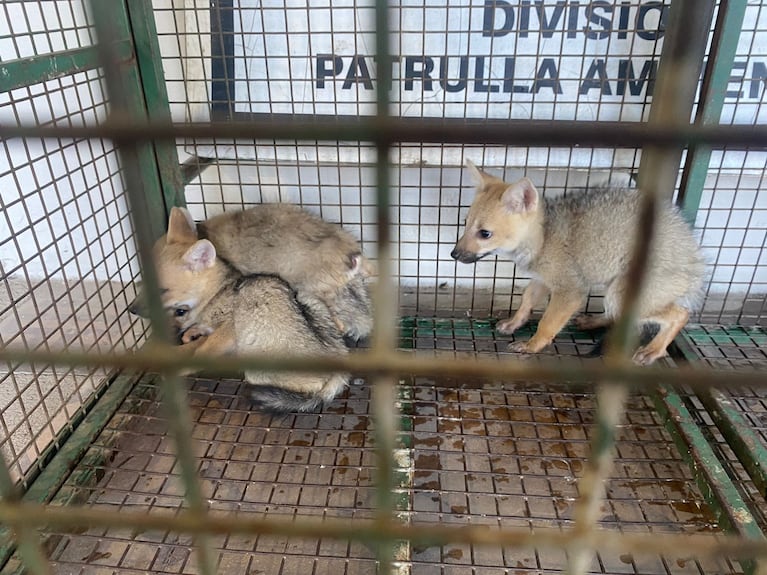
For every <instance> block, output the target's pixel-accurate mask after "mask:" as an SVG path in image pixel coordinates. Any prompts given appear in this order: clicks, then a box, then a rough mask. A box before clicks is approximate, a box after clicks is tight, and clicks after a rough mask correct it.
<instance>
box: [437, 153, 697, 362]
mask: <svg viewBox="0 0 767 575" xmlns="http://www.w3.org/2000/svg"><path fill="white" fill-rule="evenodd" d="M467 167H468V169H469V171H470V172H471V173H472V175H473V177H474V179H475V181H476V184H477V193H476V197H475V198H474V201H473V202H472V204H471V207H470V208H469V213H468V215H467V217H466V227H465V230H464V232H463V235H462V236H461V238H460V239H459V240H458V242H457V243H456V245H455V249H453V251H452V252H451V255H452V257H453V258H454V259H456V260H458V261H460V262H463V263H473V262H476V261H477V260H480V259H482V258H484V257H486V256H489V255H493V254H504V255H506V256H508V257H509V258H511V260H512V261H514V262H515V263H516V264H517V265H518V266H519V267H520V268H522V269H523V270H526V271H527V272H529V274H530V276H531V278H532V279H531V280H530V283H529V285H528V286H527V288H526V289H525V291H524V293H523V294H522V302H521V305H520V307H519V309H518V310H517V311H516V313H515V314H514V315H513V316H512V317H510V318H509V319H506V320H504V321H501V322H499V323H498V325H497V326H496V327H497V330H498V331H499V332H500V333H503V334H512V333H514V332H515V331H516V330H517V329H519V328H520V327H521V326H523V325H524V324H525V323H527V320H528V319H529V317H530V313H531V311H532V310H533V308H534V307H536V305H538V304H539V303H541V302H542V300H543V299H544V298H545V297H546V296H547V295H550V300H549V304H548V306H547V307H546V310H545V312H544V314H543V317H542V318H541V321H540V323H539V324H538V329H537V331H536V332H535V334H534V335H533V337H532V338H531V339H530V340H529V341H525V342H516V343H514V344H512V345H511V346H510V349H512V350H513V351H517V352H524V353H536V352H539V351H541V350H542V349H543V348H544V347H546V346H547V345H548V344H550V343H551V341H552V340H553V339H554V337H555V336H556V335H557V333H559V331H560V330H561V329H562V328H563V327H564V325H565V324H566V323H567V321H568V320H569V319H570V318H571V317H572V315H573V314H574V313H575V312H576V311H578V310H579V309H580V308H581V307H582V306H583V304H584V303H585V301H586V297H587V295H588V293H589V290H590V289H591V288H593V287H596V286H604V287H605V290H606V291H605V297H604V307H605V312H604V314H602V315H599V316H588V315H580V316H578V318H577V319H576V324H577V325H578V326H579V327H580V328H581V329H595V328H598V327H606V326H608V325H611V324H612V322H613V321H614V320H615V319H616V316H617V314H618V313H620V309H621V303H622V300H623V293H624V289H625V285H626V271H627V268H628V263H629V260H630V258H631V254H632V253H633V247H634V245H635V244H634V242H635V231H636V229H637V218H638V213H639V199H640V198H639V194H638V192H637V191H636V190H627V189H615V188H601V189H592V190H588V191H585V192H582V193H575V194H571V195H568V196H567V197H560V198H556V199H546V198H542V197H541V196H540V195H539V193H538V190H537V189H536V188H535V186H534V185H533V183H532V182H531V181H530V180H529V179H527V178H523V179H521V180H519V181H518V182H515V183H511V184H510V183H507V182H504V181H503V180H501V179H500V178H496V177H494V176H491V175H488V174H486V173H484V172H482V171H481V170H479V169H478V168H477V167H476V166H474V164H472V163H471V162H467ZM642 240H643V241H645V240H646V238H642ZM649 255H650V257H649V261H648V267H647V269H646V273H645V280H644V282H645V283H644V287H643V289H642V294H641V296H640V300H639V301H638V307H637V318H638V321H639V324H640V325H643V324H648V323H654V324H658V325H659V327H660V329H659V331H658V333H657V335H655V337H654V338H653V339H652V340H651V341H650V342H649V343H648V344H647V345H644V346H642V347H640V348H639V349H638V350H637V351H636V352H635V353H634V357H633V360H634V362H635V363H637V364H641V365H646V364H650V363H652V362H653V361H655V360H656V359H658V358H660V357H663V356H664V355H665V354H666V348H667V347H668V345H669V344H670V343H671V342H672V340H673V339H674V337H675V336H676V335H677V334H678V333H679V331H680V330H681V329H682V328H683V327H684V325H685V324H686V323H687V320H688V318H689V311H690V309H692V308H693V307H694V306H695V305H696V304H697V302H698V300H699V298H700V296H701V287H702V281H703V273H704V263H703V259H702V257H701V254H700V250H699V248H698V245H697V243H696V241H695V238H694V237H693V234H692V231H691V230H690V228H689V226H688V225H687V224H686V223H685V222H684V220H683V219H682V217H681V216H680V215H679V214H678V212H677V211H676V210H675V209H673V208H671V207H669V208H668V209H663V210H659V213H658V218H657V221H656V228H655V240H654V241H653V243H652V246H651V248H650V254H649Z"/></svg>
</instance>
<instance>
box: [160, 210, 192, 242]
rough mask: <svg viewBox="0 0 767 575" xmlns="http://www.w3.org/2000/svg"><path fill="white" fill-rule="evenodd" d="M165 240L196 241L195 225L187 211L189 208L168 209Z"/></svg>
mask: <svg viewBox="0 0 767 575" xmlns="http://www.w3.org/2000/svg"><path fill="white" fill-rule="evenodd" d="M166 241H167V242H168V243H169V244H172V243H174V242H179V243H181V242H190V241H191V242H195V241H197V226H195V224H194V220H193V219H192V214H190V213H189V210H187V209H186V208H177V207H173V208H171V209H170V217H169V218H168V235H167V239H166Z"/></svg>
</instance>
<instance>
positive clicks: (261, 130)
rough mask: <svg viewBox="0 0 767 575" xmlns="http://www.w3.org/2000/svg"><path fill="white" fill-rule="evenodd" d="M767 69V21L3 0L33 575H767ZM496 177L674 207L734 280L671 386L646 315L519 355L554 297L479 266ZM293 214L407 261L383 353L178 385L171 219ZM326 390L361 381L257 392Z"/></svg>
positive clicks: (764, 15) (22, 459)
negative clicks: (598, 341)
mask: <svg viewBox="0 0 767 575" xmlns="http://www.w3.org/2000/svg"><path fill="white" fill-rule="evenodd" d="M766 40H767V9H765V8H764V7H763V6H762V4H761V3H759V2H753V1H752V2H748V1H746V0H738V1H735V0H732V1H726V0H720V1H719V2H714V1H713V0H706V1H705V2H701V1H698V2H693V1H691V0H673V2H668V1H666V2H654V1H653V2H650V1H643V0H628V1H626V2H620V3H607V2H576V1H567V2H561V1H554V0H543V1H540V2H539V1H535V2H529V1H526V0H520V1H502V0H496V1H489V2H484V3H472V2H470V3H464V4H461V3H457V2H444V3H426V4H415V3H410V2H388V3H387V2H383V1H381V2H371V3H360V2H357V1H354V2H352V1H346V0H343V1H340V2H335V1H334V2H333V4H332V6H331V4H330V2H312V3H311V5H308V4H306V5H302V4H296V3H292V2H287V1H279V0H275V1H273V2H272V1H270V2H255V1H252V0H216V1H213V2H208V1H203V0H152V1H150V0H98V1H91V2H85V1H84V0H76V1H72V2H64V1H48V0H24V1H20V0H6V1H5V2H2V3H0V136H2V148H3V150H2V153H0V202H2V207H3V209H2V212H3V213H2V220H3V222H4V225H3V226H2V229H1V230H0V256H1V259H0V262H1V265H2V276H3V280H2V286H3V288H2V290H0V358H2V360H3V362H4V366H5V367H4V369H3V370H2V372H0V383H1V384H2V389H3V390H4V391H2V393H0V423H1V424H2V427H1V428H0V453H2V464H0V479H1V480H2V481H0V490H1V493H2V501H0V522H2V533H3V540H2V542H0V563H1V564H2V567H1V569H2V572H3V573H17V572H18V573H20V572H29V573H35V574H42V573H94V574H95V573H126V574H127V573H147V572H152V573H203V574H207V573H215V572H218V573H280V574H285V575H287V574H289V573H315V574H321V573H334V574H335V573H349V574H355V575H356V574H360V573H373V572H382V573H394V572H397V573H411V574H412V575H420V574H436V573H440V574H444V575H448V574H449V575H458V574H464V573H466V574H468V573H483V574H485V573H487V574H496V573H497V574H499V575H500V574H502V573H504V574H508V573H515V574H524V573H557V572H562V571H566V572H568V573H573V574H576V573H605V574H613V573H615V574H618V573H637V574H655V573H658V574H671V573H674V574H675V573H741V572H742V573H764V572H767V571H765V567H764V560H765V555H767V544H766V543H765V541H764V535H763V530H764V529H765V527H767V503H766V502H765V494H766V493H767V476H765V472H764V465H765V463H767V452H765V439H764V437H763V434H764V426H765V423H764V413H765V402H764V401H765V400H764V392H763V391H762V379H763V378H762V376H761V374H760V369H761V368H763V367H764V365H765V363H766V360H767V356H766V355H765V354H766V353H767V351H766V350H767V335H765V331H764V325H765V313H766V308H767V306H766V304H765V302H767V287H766V286H767V271H766V270H767V252H765V239H766V238H767V220H765V219H764V214H765V213H766V211H767V203H765V199H766V198H767V192H765V191H764V190H763V180H764V177H765V163H766V162H767V152H765V149H764V148H765V142H767V131H766V130H765V128H764V124H765V107H764V105H763V95H764V92H765V91H766V90H765V81H766V80H767V65H766V64H765V61H764V59H765V57H766V56H767V41H766ZM382 62H387V63H388V62H391V63H392V64H391V66H389V65H382V64H381V63H382ZM466 159H471V160H473V161H474V162H475V163H477V164H483V165H485V166H487V167H488V169H489V170H490V171H492V170H495V173H497V174H498V175H503V176H505V177H507V178H514V177H516V176H521V175H523V174H524V175H528V176H529V177H531V178H532V179H533V180H534V181H535V182H536V184H537V185H539V186H540V188H541V189H542V190H543V192H544V194H546V195H557V194H566V193H570V192H571V191H573V190H575V189H577V188H579V187H584V186H590V185H595V184H599V183H601V182H602V181H604V180H606V179H611V180H612V181H617V182H619V183H627V182H628V183H631V182H636V181H639V182H640V183H641V184H642V188H643V202H644V204H643V206H644V208H645V209H647V210H648V211H652V206H653V205H654V204H655V203H657V202H661V201H668V200H669V199H671V196H673V200H674V201H676V203H677V204H679V205H680V207H681V208H682V209H683V212H684V214H685V215H686V217H687V218H688V220H689V221H690V222H691V223H693V224H694V226H695V230H696V233H697V237H698V239H699V240H700V243H701V245H702V247H703V249H704V251H705V253H706V256H707V260H708V267H709V273H708V279H707V290H706V297H705V302H704V305H703V307H702V309H701V310H700V313H699V314H698V316H697V317H695V318H694V323H691V324H690V325H688V326H687V328H686V329H685V330H684V331H683V332H682V334H681V335H680V336H679V337H678V338H677V341H676V342H675V344H674V346H673V350H672V355H671V357H669V358H667V359H666V360H664V361H663V362H662V365H661V366H660V367H659V368H657V369H638V368H634V367H631V366H630V365H629V364H628V363H627V362H626V360H625V357H624V354H625V350H626V348H627V346H628V345H629V344H630V340H631V337H630V335H629V331H628V329H627V324H626V323H625V322H622V321H621V322H619V323H618V327H617V328H616V331H615V334H614V335H615V338H614V340H613V341H614V343H615V345H614V347H613V348H611V350H610V351H609V352H608V354H607V355H606V356H605V357H604V358H601V359H600V358H597V359H594V358H590V357H588V356H589V351H590V350H591V348H592V347H593V345H594V343H595V342H594V336H593V335H591V334H585V333H582V332H579V331H577V330H575V329H574V328H570V327H568V328H566V329H565V330H563V331H562V332H561V333H560V334H559V336H558V337H557V339H556V340H555V342H554V344H553V345H552V346H551V347H550V348H549V349H548V350H547V351H546V352H545V353H542V354H540V355H538V356H536V357H535V358H534V360H531V361H527V362H523V361H519V360H518V358H516V357H515V356H513V355H512V354H510V353H508V352H507V343H508V339H504V338H501V337H500V336H499V335H497V333H496V332H495V331H494V325H495V322H496V320H497V319H498V318H499V317H504V316H505V315H507V314H508V313H509V312H510V311H511V310H513V309H516V307H517V306H518V305H519V300H520V297H521V293H522V290H523V289H524V287H525V285H526V283H527V281H528V279H529V278H527V277H524V276H522V275H520V272H519V271H518V270H517V269H516V268H515V267H514V265H513V264H512V263H511V262H509V261H504V260H503V259H502V258H496V259H494V260H492V261H485V262H481V263H479V264H478V265H477V266H476V268H470V267H469V266H464V267H461V266H460V265H459V264H457V263H456V262H454V261H453V260H452V259H451V258H450V257H449V251H450V248H449V246H451V245H452V244H453V243H454V241H455V239H456V236H457V234H458V233H459V229H460V227H461V225H462V218H463V215H464V214H465V208H466V206H467V205H468V203H469V198H468V194H467V190H468V188H467V186H466V184H465V182H464V181H462V173H463V171H462V168H461V166H462V164H463V162H464V160H466ZM271 201H280V202H291V203H296V204H299V205H301V206H303V207H305V208H307V209H308V210H310V211H313V212H315V213H317V214H319V215H320V216H322V217H323V218H325V219H327V220H329V221H333V222H337V223H340V224H341V225H343V226H344V227H345V228H347V229H348V230H350V231H351V232H352V233H353V234H354V235H355V236H356V237H357V238H358V239H359V240H360V242H361V245H362V246H363V250H364V251H365V253H366V254H367V255H369V256H370V257H372V258H374V259H376V260H377V264H378V267H379V272H380V275H379V278H378V282H377V287H376V292H375V295H376V327H375V332H374V335H373V337H372V339H371V342H370V345H369V347H366V348H362V349H358V350H355V352H354V353H352V354H351V356H350V357H349V358H348V359H343V360H342V359H338V360H334V359H321V360H320V359H311V360H301V361H300V362H297V360H296V359H295V358H290V357H289V353H287V350H286V356H285V357H280V358H272V357H253V358H236V359H234V360H233V361H232V362H227V363H228V365H227V366H226V368H223V367H222V366H221V365H220V364H219V363H218V362H216V361H215V359H206V358H201V359H193V360H183V359H182V358H180V357H177V356H176V355H175V354H174V353H173V348H172V346H171V343H170V342H169V341H165V339H164V338H163V329H161V328H160V326H161V325H162V310H161V309H160V305H159V303H158V302H159V292H158V286H157V278H156V272H155V270H154V268H153V267H152V262H151V258H150V256H149V254H150V248H151V245H152V242H153V240H154V239H155V238H157V237H158V236H160V235H161V234H162V233H163V232H164V229H165V225H166V221H167V216H168V212H169V210H170V208H171V207H172V206H175V205H185V206H187V207H188V208H189V209H190V211H191V212H192V214H193V215H194V216H195V218H196V219H199V220H202V219H205V218H208V217H211V216H213V215H216V214H219V213H221V212H224V211H229V210H240V209H243V208H246V207H249V206H252V205H256V204H259V203H263V202H271ZM648 225H651V219H650V223H648ZM637 233H646V232H645V230H643V229H639V230H637ZM645 252H646V250H643V249H642V248H640V249H639V251H638V253H637V254H635V259H636V261H638V262H641V260H642V258H643V257H644V256H645V255H646V253H645ZM632 273H635V275H634V276H633V277H634V278H635V279H637V280H639V279H640V278H641V274H642V266H641V265H640V266H638V267H636V268H635V269H634V271H633V272H632ZM139 280H140V281H141V282H142V283H143V285H144V288H145V290H146V291H147V292H148V293H149V294H150V296H152V297H151V300H152V302H153V304H152V305H153V306H154V307H153V310H152V320H151V322H150V324H145V323H143V322H142V321H140V320H137V319H136V318H135V317H133V316H131V315H130V314H129V313H128V311H127V307H128V305H129V303H130V302H131V301H132V300H133V298H134V297H135V295H136V291H137V290H136V287H135V286H136V284H137V283H138V282H139ZM634 295H636V294H634ZM631 300H632V298H631V297H630V298H629V302H628V303H627V313H628V311H630V307H631V305H632V304H631ZM601 305H602V300H601V294H600V293H598V292H595V293H592V294H591V295H590V296H589V299H588V303H587V305H586V311H598V310H599V309H601ZM395 318H397V319H396V321H395ZM152 326H154V329H152ZM529 333H530V332H529V331H527V332H524V333H522V334H521V336H522V337H525V336H526V335H528V334H529ZM185 361H191V362H192V363H194V364H195V365H196V366H198V367H203V368H205V369H206V370H207V371H206V374H207V373H208V372H210V375H205V376H200V377H195V378H191V379H182V378H179V377H177V376H176V375H175V374H176V373H177V371H178V369H179V368H180V367H182V366H183V365H185ZM297 363H300V366H306V367H307V368H309V369H313V370H325V371H333V370H338V369H341V368H343V369H345V370H350V371H353V372H355V373H359V374H361V375H362V376H363V378H362V383H361V384H359V385H353V386H351V387H350V388H349V389H348V390H347V391H346V392H345V394H344V395H342V396H341V397H340V398H338V399H336V400H335V401H334V402H332V403H330V404H328V405H326V406H325V407H324V408H323V409H322V410H321V411H318V412H316V413H306V414H295V415H288V416H280V417H277V416H269V415H266V414H262V413H258V412H256V411H253V410H252V409H251V408H250V406H249V405H248V403H247V402H246V401H245V400H244V399H243V398H242V395H241V394H240V388H241V386H242V385H244V384H243V383H242V380H241V379H240V378H239V377H238V376H237V373H236V372H237V371H238V370H241V368H244V367H246V366H251V367H268V368H270V369H288V368H293V369H295V367H296V365H297ZM300 366H299V367H300Z"/></svg>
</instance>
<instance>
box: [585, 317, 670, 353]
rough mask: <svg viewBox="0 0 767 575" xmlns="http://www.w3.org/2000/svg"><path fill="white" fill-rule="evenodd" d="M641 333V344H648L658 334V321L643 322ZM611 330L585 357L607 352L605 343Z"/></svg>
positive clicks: (605, 333)
mask: <svg viewBox="0 0 767 575" xmlns="http://www.w3.org/2000/svg"><path fill="white" fill-rule="evenodd" d="M639 329H640V330H641V331H640V333H639V345H647V344H648V343H650V340H652V338H654V337H655V336H656V335H657V334H658V330H659V329H660V326H659V325H658V324H657V323H643V324H641V326H640V328H639ZM609 333H610V331H609V330H608V331H605V332H604V333H603V334H602V335H601V336H599V339H598V340H597V341H596V343H595V344H594V347H592V348H591V350H589V352H588V353H587V354H585V355H584V356H583V357H602V356H603V355H604V354H605V343H606V340H607V336H608V334H609Z"/></svg>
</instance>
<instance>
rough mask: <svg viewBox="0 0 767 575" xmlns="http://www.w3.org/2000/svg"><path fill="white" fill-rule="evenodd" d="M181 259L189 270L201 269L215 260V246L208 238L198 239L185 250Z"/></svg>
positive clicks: (207, 266) (197, 270)
mask: <svg viewBox="0 0 767 575" xmlns="http://www.w3.org/2000/svg"><path fill="white" fill-rule="evenodd" d="M182 261H183V262H184V265H185V266H186V268H187V269H188V270H189V271H192V272H199V271H202V270H204V269H207V268H209V267H211V266H212V265H213V264H214V263H215V262H216V248H215V247H214V246H213V244H212V243H210V242H209V241H208V240H200V241H198V242H195V243H194V244H192V247H191V248H189V249H188V250H186V253H184V256H183V257H182Z"/></svg>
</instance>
